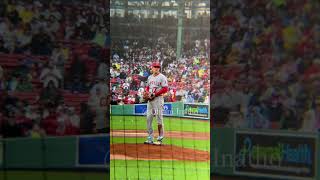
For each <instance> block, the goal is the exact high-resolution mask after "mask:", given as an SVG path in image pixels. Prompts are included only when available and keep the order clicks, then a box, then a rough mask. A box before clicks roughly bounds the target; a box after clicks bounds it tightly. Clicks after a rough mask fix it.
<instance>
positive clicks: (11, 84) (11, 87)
mask: <svg viewBox="0 0 320 180" xmlns="http://www.w3.org/2000/svg"><path fill="white" fill-rule="evenodd" d="M18 83H19V81H18V77H17V75H12V76H11V77H9V79H8V80H7V82H6V87H7V90H8V91H15V90H16V89H17V86H18Z"/></svg>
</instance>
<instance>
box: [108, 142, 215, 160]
mask: <svg viewBox="0 0 320 180" xmlns="http://www.w3.org/2000/svg"><path fill="white" fill-rule="evenodd" d="M110 159H127V160H134V159H135V160H183V161H209V160H210V156H209V152H208V151H202V150H195V149H190V148H183V147H179V146H174V145H165V144H163V145H161V146H155V145H148V144H112V145H111V146H110Z"/></svg>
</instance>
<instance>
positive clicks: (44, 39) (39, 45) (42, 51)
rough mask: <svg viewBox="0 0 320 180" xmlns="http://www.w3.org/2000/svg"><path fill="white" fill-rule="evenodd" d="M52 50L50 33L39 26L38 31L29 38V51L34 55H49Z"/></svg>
mask: <svg viewBox="0 0 320 180" xmlns="http://www.w3.org/2000/svg"><path fill="white" fill-rule="evenodd" d="M52 50H53V44H52V39H51V37H50V35H49V34H48V33H47V32H46V31H45V30H44V28H40V29H39V32H38V33H37V34H35V35H33V37H32V40H31V52H32V54H34V55H51V53H52Z"/></svg>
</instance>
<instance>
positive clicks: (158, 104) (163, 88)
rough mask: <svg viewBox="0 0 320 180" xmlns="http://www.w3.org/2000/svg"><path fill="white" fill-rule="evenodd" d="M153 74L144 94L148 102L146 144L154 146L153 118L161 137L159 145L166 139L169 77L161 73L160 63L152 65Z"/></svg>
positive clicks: (158, 139)
mask: <svg viewBox="0 0 320 180" xmlns="http://www.w3.org/2000/svg"><path fill="white" fill-rule="evenodd" d="M151 70H152V74H151V75H150V76H149V77H148V81H147V86H146V89H145V92H144V95H143V97H144V99H145V100H146V101H148V104H147V133H148V137H147V140H146V141H145V142H144V143H145V144H154V142H153V129H152V120H153V116H155V117H156V118H157V122H158V132H159V136H158V138H157V141H158V144H159V143H160V144H161V142H162V140H163V138H164V124H163V105H164V98H163V94H165V93H166V92H167V91H168V81H167V77H166V76H164V75H163V74H162V73H160V63H158V62H154V63H152V69H151Z"/></svg>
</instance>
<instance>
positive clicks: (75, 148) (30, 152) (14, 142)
mask: <svg viewBox="0 0 320 180" xmlns="http://www.w3.org/2000/svg"><path fill="white" fill-rule="evenodd" d="M0 142H1V143H0V152H1V154H0V167H1V168H6V169H24V168H25V169H65V168H66V169H74V168H81V167H87V168H88V167H89V168H97V169H99V168H102V169H105V168H106V167H107V161H108V160H107V159H108V157H107V156H109V142H110V141H109V136H108V135H92V136H69V137H47V138H10V139H1V140H0ZM93 147H94V148H93ZM94 151H97V152H94ZM88 159H89V160H90V159H94V160H95V161H92V162H90V161H88Z"/></svg>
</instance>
